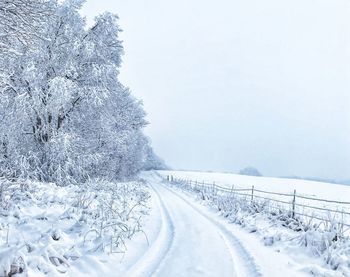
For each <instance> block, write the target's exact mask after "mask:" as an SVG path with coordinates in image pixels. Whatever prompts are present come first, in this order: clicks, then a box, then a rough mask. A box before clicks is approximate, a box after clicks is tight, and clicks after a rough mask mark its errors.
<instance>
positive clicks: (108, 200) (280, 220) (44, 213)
mask: <svg viewBox="0 0 350 277" xmlns="http://www.w3.org/2000/svg"><path fill="white" fill-rule="evenodd" d="M169 173H170V174H171V173H173V175H174V174H180V173H179V172H165V171H162V172H161V174H159V173H158V172H152V171H151V172H143V173H142V174H140V178H141V179H140V180H139V181H134V182H128V183H107V182H101V181H100V182H97V181H96V182H90V183H89V184H88V185H86V186H83V187H77V186H73V185H70V186H66V187H59V186H56V185H54V184H47V183H38V182H30V183H28V182H23V183H18V182H17V183H7V182H4V181H3V182H2V183H1V188H2V194H1V216H0V227H1V228H0V242H1V247H0V266H1V268H0V273H1V274H0V276H7V275H6V274H8V273H9V272H12V273H17V276H50V277H51V276H78V277H80V276H106V277H109V276H110V277H112V276H131V277H144V276H145V277H148V276H157V277H158V276H159V277H163V276H166V277H181V276H183V277H192V276H193V277H195V276H205V277H216V276H220V277H221V276H235V277H245V276H247V277H258V276H266V277H279V276H281V272H283V275H284V276H285V277H299V276H300V277H306V276H323V277H324V276H336V277H338V276H339V277H340V276H350V271H349V266H350V255H349V253H350V243H349V241H348V240H344V238H342V239H341V240H340V239H339V240H338V241H333V240H332V238H333V237H332V235H333V236H334V233H331V232H320V231H319V230H317V229H313V228H310V229H308V230H303V231H298V232H296V231H295V230H293V229H292V228H288V227H287V228H286V225H285V223H286V222H287V221H286V217H281V216H271V215H269V214H268V213H266V212H265V210H264V209H261V210H259V209H260V207H259V206H251V205H249V203H248V204H245V202H244V201H243V202H242V201H239V199H236V200H237V201H232V199H229V198H225V197H217V196H215V195H210V194H207V195H205V197H204V199H203V197H202V196H203V194H201V193H200V192H198V191H197V192H196V191H192V190H189V189H186V187H185V186H181V184H180V183H170V182H167V181H165V180H164V178H162V177H161V175H167V174H169ZM192 174H194V173H192ZM214 175H215V174H214ZM282 181H283V179H282ZM287 219H288V218H287ZM233 223H234V224H233ZM5 273H6V274H5ZM10 276H12V275H10Z"/></svg>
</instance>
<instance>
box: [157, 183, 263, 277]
mask: <svg viewBox="0 0 350 277" xmlns="http://www.w3.org/2000/svg"><path fill="white" fill-rule="evenodd" d="M161 186H163V187H164V188H165V189H166V190H168V191H170V192H171V193H173V194H175V195H176V196H177V197H179V198H180V199H181V200H182V201H184V202H185V203H187V204H188V205H189V206H190V207H191V208H192V209H193V210H195V211H196V212H197V213H198V214H200V215H201V216H202V217H204V218H205V219H207V220H208V221H210V222H211V223H212V224H213V225H215V227H216V228H218V230H219V233H220V236H221V237H222V239H223V240H224V242H225V244H226V245H227V248H228V250H229V252H230V254H231V257H232V260H233V263H234V266H235V267H234V270H235V275H236V276H237V277H260V276H262V274H261V272H260V270H259V268H258V266H257V265H256V264H255V261H254V258H253V257H252V256H251V255H250V254H249V252H248V251H247V250H246V249H245V248H244V246H243V245H242V243H241V242H240V241H239V240H238V239H237V238H236V237H235V236H234V235H233V234H232V232H230V231H229V230H228V229H227V228H226V227H225V226H224V225H223V224H222V223H220V222H219V221H217V220H215V219H214V218H211V217H210V216H208V215H206V214H205V213H204V212H202V211H201V210H199V209H198V208H197V207H195V206H194V205H193V204H192V203H191V202H190V201H188V200H187V199H185V198H184V197H183V196H181V195H180V194H179V193H178V192H176V191H174V190H173V189H170V188H169V187H167V186H166V185H165V184H162V185H161Z"/></svg>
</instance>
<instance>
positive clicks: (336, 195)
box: [159, 171, 350, 233]
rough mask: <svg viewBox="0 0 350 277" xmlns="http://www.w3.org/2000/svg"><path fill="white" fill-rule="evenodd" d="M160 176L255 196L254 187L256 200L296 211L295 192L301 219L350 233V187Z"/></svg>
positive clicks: (184, 173)
mask: <svg viewBox="0 0 350 277" xmlns="http://www.w3.org/2000/svg"><path fill="white" fill-rule="evenodd" d="M159 173H160V174H162V176H167V175H172V176H174V178H179V179H185V180H192V182H193V181H195V182H196V181H197V182H198V184H199V185H200V184H202V183H203V182H204V183H205V184H207V185H211V184H214V183H215V184H216V185H219V186H221V187H225V188H228V189H232V188H235V189H247V190H248V191H245V192H243V193H247V194H250V193H251V192H250V191H249V190H251V189H252V187H253V186H254V193H253V194H254V196H255V197H261V198H260V199H263V200H266V198H269V199H272V200H276V202H275V203H273V204H274V205H275V206H276V205H277V206H278V208H283V209H285V210H289V211H291V210H292V209H293V207H292V206H293V205H292V202H293V201H294V200H293V198H294V190H295V191H296V198H295V205H294V211H295V213H297V214H298V215H299V216H301V217H303V218H304V219H305V220H310V219H312V220H313V221H316V220H317V219H319V220H318V222H322V223H327V222H328V223H329V222H331V221H338V222H340V223H343V224H344V226H345V227H347V229H346V230H345V229H344V232H348V233H349V230H350V186H345V185H336V184H330V183H321V182H315V181H307V180H300V179H284V178H272V177H255V176H245V175H238V174H227V173H212V172H191V171H159ZM259 190H260V192H259ZM269 192H271V193H269ZM322 200H325V201H322ZM277 201H282V202H277ZM272 202H273V201H272ZM283 202H284V203H283ZM270 204H271V203H270ZM348 229H349V230H348Z"/></svg>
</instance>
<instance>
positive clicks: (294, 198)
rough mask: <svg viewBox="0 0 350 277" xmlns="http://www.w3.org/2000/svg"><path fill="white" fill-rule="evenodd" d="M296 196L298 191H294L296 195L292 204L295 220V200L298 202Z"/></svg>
mask: <svg viewBox="0 0 350 277" xmlns="http://www.w3.org/2000/svg"><path fill="white" fill-rule="evenodd" d="M296 194H297V191H296V190H294V194H293V202H292V205H293V206H292V210H293V212H292V218H294V217H295V200H296Z"/></svg>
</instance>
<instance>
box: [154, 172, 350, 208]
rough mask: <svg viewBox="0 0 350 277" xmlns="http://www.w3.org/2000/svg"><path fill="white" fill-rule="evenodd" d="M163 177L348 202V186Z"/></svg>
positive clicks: (220, 176)
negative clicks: (294, 193)
mask: <svg viewBox="0 0 350 277" xmlns="http://www.w3.org/2000/svg"><path fill="white" fill-rule="evenodd" d="M159 173H161V174H162V175H163V176H166V175H173V176H175V177H177V178H184V179H190V180H193V181H195V180H197V181H199V182H202V181H204V182H209V183H213V182H215V183H216V184H219V185H222V186H227V187H228V188H231V187H232V186H233V185H234V186H235V187H236V188H251V187H252V186H254V187H255V188H257V189H262V190H269V191H273V192H279V193H293V191H294V189H295V190H296V191H297V193H298V194H303V195H309V196H316V197H319V198H325V199H333V200H339V201H348V202H350V186H345V185H338V184H330V183H322V182H316V181H308V180H300V179H285V178H274V177H255V176H245V175H239V174H231V173H216V172H199V171H159Z"/></svg>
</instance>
